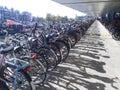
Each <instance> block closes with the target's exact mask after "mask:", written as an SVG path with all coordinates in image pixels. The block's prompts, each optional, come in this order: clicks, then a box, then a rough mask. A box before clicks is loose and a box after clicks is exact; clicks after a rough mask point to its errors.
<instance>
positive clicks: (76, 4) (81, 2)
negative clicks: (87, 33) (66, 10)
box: [53, 0, 120, 16]
mask: <svg viewBox="0 0 120 90" xmlns="http://www.w3.org/2000/svg"><path fill="white" fill-rule="evenodd" d="M53 1H55V2H57V3H60V4H62V5H65V6H67V7H70V8H73V9H75V10H78V11H80V12H84V13H86V14H88V15H92V16H99V15H100V14H101V13H103V12H110V11H120V0H53Z"/></svg>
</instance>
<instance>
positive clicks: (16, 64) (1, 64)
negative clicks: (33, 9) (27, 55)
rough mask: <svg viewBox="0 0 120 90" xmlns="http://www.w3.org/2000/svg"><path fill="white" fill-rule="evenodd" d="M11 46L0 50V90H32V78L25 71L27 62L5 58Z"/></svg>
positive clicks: (27, 66) (11, 50)
mask: <svg viewBox="0 0 120 90" xmlns="http://www.w3.org/2000/svg"><path fill="white" fill-rule="evenodd" d="M9 53H13V47H11V46H8V47H6V48H5V49H2V50H0V54H2V55H1V59H0V90H32V89H33V86H32V85H31V82H32V79H31V77H30V75H29V74H28V73H27V71H28V70H29V68H30V66H29V63H28V62H26V61H23V60H20V59H18V58H11V59H9V58H7V54H9Z"/></svg>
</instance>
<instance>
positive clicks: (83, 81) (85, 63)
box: [37, 36, 118, 90]
mask: <svg viewBox="0 0 120 90" xmlns="http://www.w3.org/2000/svg"><path fill="white" fill-rule="evenodd" d="M93 39H95V40H93ZM101 52H104V53H105V54H104V53H101ZM101 57H102V58H106V59H109V58H110V56H108V55H106V49H105V47H104V44H103V43H102V41H101V39H100V38H99V37H96V38H95V37H94V38H93V37H88V36H86V37H84V38H83V39H82V40H81V41H80V42H78V44H76V46H75V47H74V48H73V49H71V51H70V55H69V57H68V58H67V60H66V62H65V63H62V64H60V65H58V67H57V68H56V69H55V70H54V71H52V72H50V73H49V74H48V77H47V80H46V82H45V84H44V85H41V86H38V87H37V90H105V88H106V84H109V85H110V86H111V88H114V89H118V88H117V87H115V86H114V85H113V83H115V81H114V80H113V79H111V78H109V77H106V76H104V75H103V76H102V74H104V73H106V71H105V69H104V65H106V63H105V62H103V61H100V58H101ZM90 71H91V72H90ZM95 72H96V73H97V74H96V73H95Z"/></svg>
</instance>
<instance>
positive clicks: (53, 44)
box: [48, 43, 62, 64]
mask: <svg viewBox="0 0 120 90" xmlns="http://www.w3.org/2000/svg"><path fill="white" fill-rule="evenodd" d="M48 46H49V47H50V48H51V49H52V50H53V51H54V52H55V54H56V55H57V58H58V61H57V64H59V63H60V62H61V59H62V53H61V52H60V48H59V47H58V45H56V44H55V43H49V45H48Z"/></svg>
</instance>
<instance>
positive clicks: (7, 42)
mask: <svg viewBox="0 0 120 90" xmlns="http://www.w3.org/2000/svg"><path fill="white" fill-rule="evenodd" d="M92 23H93V21H92V20H91V21H89V22H88V21H87V22H84V26H83V27H82V29H81V24H80V23H79V22H75V23H72V24H71V25H70V26H69V28H68V26H67V27H65V26H64V27H62V28H61V29H60V30H59V32H52V33H49V34H46V32H45V31H43V30H40V29H38V30H36V31H35V33H32V34H31V33H16V34H14V35H9V34H8V33H7V30H4V31H5V32H6V36H5V39H1V42H0V90H35V86H36V85H41V84H43V83H44V81H45V80H46V76H47V74H48V73H49V72H50V71H52V70H54V69H55V68H56V67H57V65H58V64H62V63H64V62H65V60H66V59H67V57H68V55H69V52H70V49H71V48H73V47H74V46H75V44H76V43H77V42H78V41H79V40H80V39H81V37H82V36H83V35H84V34H85V32H86V31H87V29H88V28H89V26H90V25H91V24H92ZM35 29H36V28H35ZM35 29H34V30H35Z"/></svg>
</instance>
